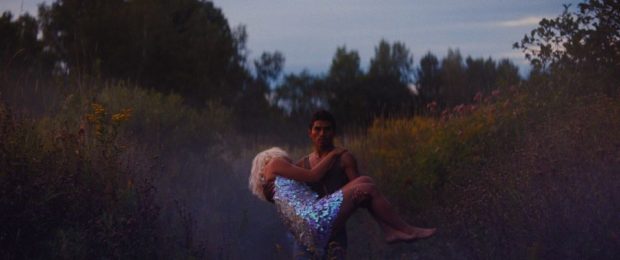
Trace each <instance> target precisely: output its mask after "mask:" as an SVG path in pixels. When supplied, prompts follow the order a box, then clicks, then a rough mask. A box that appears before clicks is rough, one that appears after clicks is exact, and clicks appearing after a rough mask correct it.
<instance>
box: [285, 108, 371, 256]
mask: <svg viewBox="0 0 620 260" xmlns="http://www.w3.org/2000/svg"><path fill="white" fill-rule="evenodd" d="M335 135H336V121H335V120H334V117H333V116H332V114H330V113H329V112H327V111H325V110H320V111H317V112H315V113H314V115H313V116H312V120H310V124H309V126H308V136H309V137H310V139H311V140H312V145H313V152H312V153H311V154H309V155H307V156H305V157H304V158H302V159H301V160H299V161H298V162H297V165H298V166H300V167H304V168H307V169H310V168H312V167H314V166H315V165H316V164H317V163H319V162H320V161H321V160H322V159H323V158H324V157H325V155H327V154H328V153H329V152H330V151H331V150H333V149H334V137H335ZM359 176H360V174H359V171H358V168H357V161H356V160H355V157H354V156H353V154H351V153H350V152H345V153H344V154H342V155H341V156H340V158H339V159H338V160H337V161H336V163H335V164H334V166H332V168H331V169H330V170H329V171H328V172H327V174H325V176H324V177H323V178H322V179H321V180H320V181H319V182H317V183H308V185H309V186H310V187H311V188H312V189H313V190H314V191H315V192H316V193H317V194H319V196H320V197H322V196H325V195H327V194H331V193H333V192H335V191H337V190H338V189H340V188H342V186H344V185H345V184H347V183H348V182H349V181H352V180H353V179H355V178H357V177H359ZM346 249H347V232H346V228H342V230H336V231H334V233H333V235H332V237H331V238H330V242H329V245H328V248H327V251H326V252H329V253H328V256H327V258H328V259H333V258H336V259H345V256H346ZM293 256H294V257H295V258H296V259H298V258H307V256H309V254H308V253H307V252H305V250H304V249H303V247H301V246H299V245H298V244H295V247H294V252H293Z"/></svg>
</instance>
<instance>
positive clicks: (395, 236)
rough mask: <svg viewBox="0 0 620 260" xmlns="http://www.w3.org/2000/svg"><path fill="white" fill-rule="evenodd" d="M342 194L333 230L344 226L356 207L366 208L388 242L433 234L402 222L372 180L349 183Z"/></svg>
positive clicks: (432, 230)
mask: <svg viewBox="0 0 620 260" xmlns="http://www.w3.org/2000/svg"><path fill="white" fill-rule="evenodd" d="M342 192H343V197H344V198H343V202H342V205H341V208H340V212H339V213H338V216H337V217H336V221H335V223H334V227H335V228H340V227H342V226H344V223H345V222H346V220H347V219H348V218H349V217H350V216H351V214H352V213H353V212H354V211H355V209H357V208H358V207H367V208H368V210H369V211H370V213H371V214H372V216H373V218H374V219H375V220H376V221H377V222H378V223H379V226H381V229H382V230H383V232H384V234H385V238H386V240H387V241H388V242H398V241H404V240H413V239H417V238H424V237H428V236H430V235H432V234H433V233H434V232H435V229H423V228H417V227H413V226H411V225H409V224H408V223H407V222H405V221H404V220H402V219H401V218H400V216H399V215H398V213H397V212H396V210H395V209H394V207H392V205H391V204H390V203H389V202H388V200H387V199H386V198H385V196H383V194H381V193H380V192H379V191H378V190H377V188H376V186H375V185H374V183H373V182H372V179H370V178H368V177H366V176H362V177H359V178H357V179H355V180H353V181H351V182H350V183H349V184H347V185H345V186H344V187H343V188H342Z"/></svg>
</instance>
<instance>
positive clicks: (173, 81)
mask: <svg viewBox="0 0 620 260" xmlns="http://www.w3.org/2000/svg"><path fill="white" fill-rule="evenodd" d="M39 13H40V15H41V24H42V27H43V39H44V41H45V44H46V46H47V48H48V49H49V50H50V52H51V53H52V54H54V55H55V56H56V57H57V62H58V64H60V65H63V66H62V67H64V68H65V70H64V72H65V73H68V74H73V75H82V74H89V75H101V76H104V77H109V78H118V79H130V80H134V81H137V82H138V83H140V84H142V85H144V86H148V87H152V88H156V89H158V90H161V91H164V92H171V91H172V92H178V93H180V94H182V95H183V96H185V97H186V99H187V100H188V101H189V102H190V103H192V104H196V105H202V104H204V103H205V101H206V100H221V101H222V102H224V103H226V104H229V105H230V104H233V102H234V100H235V99H236V98H237V96H238V93H239V92H240V90H241V89H240V88H241V86H242V85H243V84H242V83H243V81H244V80H247V78H248V76H249V75H248V73H247V71H246V69H245V68H244V67H243V63H244V62H245V57H244V56H243V54H244V53H243V52H242V49H243V48H244V47H245V42H244V41H245V40H246V38H247V34H246V33H245V31H244V29H243V27H241V28H238V30H237V31H234V30H231V28H230V27H229V25H228V21H227V20H226V18H225V17H224V14H223V13H222V11H221V10H220V9H219V8H217V7H215V6H214V5H213V3H212V2H207V1H199V0H171V1H163V0H135V1H124V0H57V1H56V2H54V3H52V4H51V5H49V6H48V5H43V6H41V8H40V11H39Z"/></svg>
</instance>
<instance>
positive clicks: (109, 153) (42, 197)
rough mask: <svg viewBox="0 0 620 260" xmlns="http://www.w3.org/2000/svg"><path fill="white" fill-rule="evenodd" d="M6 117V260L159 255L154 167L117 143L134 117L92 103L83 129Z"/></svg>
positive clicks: (2, 122)
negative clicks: (150, 170)
mask: <svg viewBox="0 0 620 260" xmlns="http://www.w3.org/2000/svg"><path fill="white" fill-rule="evenodd" d="M0 115H1V117H0V129H1V130H0V131H2V133H1V134H0V138H1V140H0V156H1V158H2V160H0V164H1V165H0V169H1V172H0V185H1V186H2V188H1V190H2V196H0V207H1V208H2V209H1V211H2V212H3V214H2V216H1V218H2V223H3V228H2V229H0V233H1V235H0V246H1V247H2V257H3V258H9V259H11V258H93V257H110V258H135V257H138V256H151V257H154V256H155V255H156V253H157V251H156V246H157V243H158V242H159V239H161V237H160V236H159V233H158V229H157V225H156V220H157V217H158V214H159V210H158V208H157V206H156V205H155V204H154V202H153V192H154V190H153V186H152V185H151V183H150V182H149V179H148V177H147V176H145V175H144V173H145V172H146V171H147V168H148V167H149V165H148V164H149V162H148V161H146V160H144V158H142V157H141V156H140V155H138V154H136V151H135V150H133V149H129V148H128V146H127V145H128V143H124V142H121V141H120V140H119V139H118V132H117V130H118V128H119V127H120V126H121V125H122V124H123V123H124V121H126V120H127V119H129V117H130V116H131V110H128V109H126V110H122V111H120V112H119V113H116V114H110V113H109V112H108V111H107V110H106V109H105V108H104V107H103V106H101V105H99V104H97V103H93V104H92V109H91V110H90V112H89V114H87V115H86V116H84V117H82V118H81V119H80V121H79V123H77V124H76V123H70V124H68V123H66V122H62V121H60V120H57V119H54V118H45V119H42V120H38V121H32V120H28V119H16V118H15V115H14V114H13V113H12V112H11V111H9V110H7V109H6V108H4V107H2V108H1V109H0Z"/></svg>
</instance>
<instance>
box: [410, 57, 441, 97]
mask: <svg viewBox="0 0 620 260" xmlns="http://www.w3.org/2000/svg"><path fill="white" fill-rule="evenodd" d="M416 83H417V86H418V93H419V95H420V96H421V98H422V102H423V103H428V102H432V101H437V102H439V101H440V100H439V98H440V96H439V88H440V87H441V84H442V83H441V68H440V67H439V60H438V59H437V56H435V55H434V54H432V53H431V52H430V51H429V52H428V53H426V55H424V56H423V57H422V59H420V66H419V67H418V68H417V69H416Z"/></svg>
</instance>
